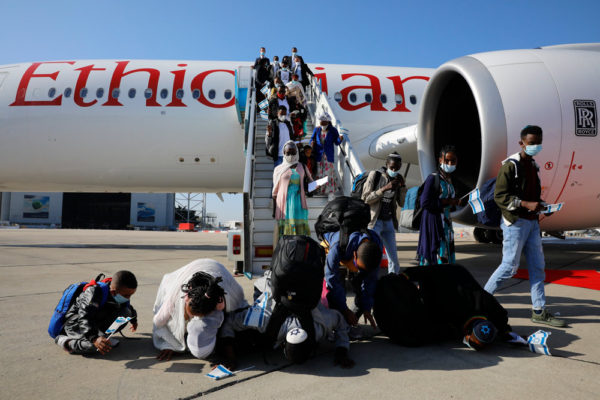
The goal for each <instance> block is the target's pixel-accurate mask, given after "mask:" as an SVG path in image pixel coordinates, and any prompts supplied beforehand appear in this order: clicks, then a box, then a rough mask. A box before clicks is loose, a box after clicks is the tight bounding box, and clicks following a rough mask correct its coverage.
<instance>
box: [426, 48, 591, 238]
mask: <svg viewBox="0 0 600 400" xmlns="http://www.w3.org/2000/svg"><path fill="white" fill-rule="evenodd" d="M599 101H600V45H596V44H591V45H586V46H584V47H582V46H568V45H567V46H555V47H548V48H541V49H532V50H512V51H500V52H492V53H482V54H476V55H471V56H466V57H461V58H458V59H455V60H452V61H450V62H448V63H446V64H444V65H442V66H441V67H440V68H439V69H438V70H437V71H436V72H435V74H434V75H433V76H432V77H431V79H430V81H429V84H428V86H427V89H426V91H425V94H424V98H423V103H422V108H421V114H420V117H419V129H418V133H417V136H418V152H419V164H420V168H421V174H422V176H423V177H426V176H427V175H428V174H429V173H431V172H432V171H434V170H435V169H436V166H437V163H438V157H437V154H438V153H439V150H440V149H441V147H442V146H443V145H445V144H454V145H455V146H456V147H457V150H458V157H459V159H458V168H457V170H456V172H454V174H453V175H452V179H453V183H454V185H455V188H456V190H457V193H458V195H459V196H462V195H464V194H466V193H468V192H469V191H470V190H472V189H473V188H475V187H477V186H480V185H481V184H482V183H483V182H485V181H486V180H487V179H489V178H491V177H494V176H495V175H496V174H497V172H498V169H499V168H500V165H501V162H502V160H504V159H505V158H507V157H508V156H509V155H511V154H514V153H516V152H518V151H520V146H519V144H518V142H519V140H520V136H519V133H520V131H521V129H522V128H523V127H524V126H526V125H539V126H540V127H542V129H543V131H544V138H543V150H542V152H541V153H540V154H538V155H537V156H536V157H535V159H536V162H537V163H538V164H539V165H540V178H541V180H542V198H543V199H544V200H545V201H547V202H548V203H557V202H564V203H565V205H564V207H563V209H562V210H561V211H560V212H558V213H556V214H555V215H553V216H552V217H542V218H541V220H540V221H541V224H542V229H544V230H549V231H552V230H565V229H582V228H587V227H594V226H600V177H599V175H598V174H599V173H598V171H600V137H599V136H598V113H597V106H598V102H599ZM454 218H455V220H457V221H459V222H463V223H468V224H475V222H476V219H475V217H474V215H473V214H472V213H471V210H470V208H469V207H466V208H464V209H462V210H459V211H457V212H456V213H455V215H454Z"/></svg>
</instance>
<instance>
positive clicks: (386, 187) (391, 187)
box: [381, 180, 396, 192]
mask: <svg viewBox="0 0 600 400" xmlns="http://www.w3.org/2000/svg"><path fill="white" fill-rule="evenodd" d="M395 188H396V187H395V185H394V181H393V180H392V181H390V182H388V183H387V185H385V186H384V187H382V188H381V190H382V191H384V192H387V191H388V190H392V189H395Z"/></svg>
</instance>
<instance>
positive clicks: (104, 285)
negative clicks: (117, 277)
mask: <svg viewBox="0 0 600 400" xmlns="http://www.w3.org/2000/svg"><path fill="white" fill-rule="evenodd" d="M102 277H104V275H103V274H100V275H98V276H97V277H96V279H94V280H93V281H90V282H79V283H72V284H71V285H69V287H67V288H66V289H65V291H64V292H63V294H62V296H61V298H60V300H59V301H58V304H57V306H56V308H55V309H54V314H52V318H51V319H50V324H49V325H48V334H49V335H50V337H51V338H53V339H54V338H55V337H57V336H58V335H59V334H60V332H61V331H62V329H63V327H64V325H65V315H66V314H67V311H69V308H70V307H71V305H72V304H73V302H74V301H75V299H76V298H77V296H79V295H80V294H81V293H82V292H83V291H84V290H85V289H87V288H88V287H90V286H98V287H100V289H102V300H101V301H100V307H102V306H103V305H104V304H105V303H106V300H107V299H108V293H109V291H110V282H111V280H112V278H106V279H102V280H100V279H101V278H102Z"/></svg>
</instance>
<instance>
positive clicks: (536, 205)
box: [521, 200, 544, 212]
mask: <svg viewBox="0 0 600 400" xmlns="http://www.w3.org/2000/svg"><path fill="white" fill-rule="evenodd" d="M521 207H524V208H526V209H528V210H529V211H531V212H538V211H542V210H543V209H544V206H543V205H542V203H541V202H539V201H525V200H522V201H521Z"/></svg>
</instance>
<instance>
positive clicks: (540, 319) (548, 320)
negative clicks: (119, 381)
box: [531, 310, 567, 328]
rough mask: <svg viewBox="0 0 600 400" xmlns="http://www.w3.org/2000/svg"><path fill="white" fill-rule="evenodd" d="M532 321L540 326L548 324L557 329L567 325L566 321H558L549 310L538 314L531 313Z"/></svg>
mask: <svg viewBox="0 0 600 400" xmlns="http://www.w3.org/2000/svg"><path fill="white" fill-rule="evenodd" d="M531 320H532V321H533V322H536V323H538V324H546V325H551V326H557V327H561V328H562V327H564V326H566V325H567V323H566V322H565V320H564V319H558V318H556V317H554V315H552V314H551V313H550V312H548V311H547V310H543V311H542V312H541V313H539V314H537V313H536V312H535V311H531Z"/></svg>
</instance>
